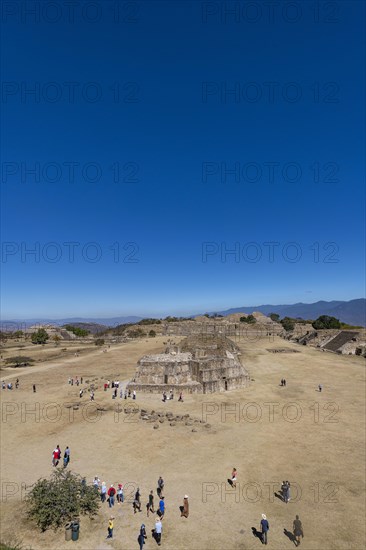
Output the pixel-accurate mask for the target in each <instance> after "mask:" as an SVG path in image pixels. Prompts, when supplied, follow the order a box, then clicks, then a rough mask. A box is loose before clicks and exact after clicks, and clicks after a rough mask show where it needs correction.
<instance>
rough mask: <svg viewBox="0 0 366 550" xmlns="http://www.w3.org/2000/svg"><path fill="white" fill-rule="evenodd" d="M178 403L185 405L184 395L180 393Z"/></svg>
mask: <svg viewBox="0 0 366 550" xmlns="http://www.w3.org/2000/svg"><path fill="white" fill-rule="evenodd" d="M178 401H181V402H182V403H183V393H182V392H180V394H179V399H178Z"/></svg>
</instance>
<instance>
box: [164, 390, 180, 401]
mask: <svg viewBox="0 0 366 550" xmlns="http://www.w3.org/2000/svg"><path fill="white" fill-rule="evenodd" d="M172 399H174V392H173V390H170V391H169V395H168V394H167V392H166V391H163V398H162V401H163V403H165V401H168V400H172ZM178 401H180V402H183V392H180V393H179V397H178Z"/></svg>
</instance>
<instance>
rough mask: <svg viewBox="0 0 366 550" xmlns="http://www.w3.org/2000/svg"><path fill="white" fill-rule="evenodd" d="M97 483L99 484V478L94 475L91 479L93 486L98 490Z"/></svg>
mask: <svg viewBox="0 0 366 550" xmlns="http://www.w3.org/2000/svg"><path fill="white" fill-rule="evenodd" d="M99 485H100V479H99V478H98V476H95V478H94V479H93V487H94V488H95V489H96V490H97V491H99Z"/></svg>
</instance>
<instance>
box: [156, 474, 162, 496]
mask: <svg viewBox="0 0 366 550" xmlns="http://www.w3.org/2000/svg"><path fill="white" fill-rule="evenodd" d="M163 490H164V480H163V478H162V477H161V476H160V477H159V479H158V488H157V490H156V492H157V493H158V496H159V497H160V496H161V495H162V493H163Z"/></svg>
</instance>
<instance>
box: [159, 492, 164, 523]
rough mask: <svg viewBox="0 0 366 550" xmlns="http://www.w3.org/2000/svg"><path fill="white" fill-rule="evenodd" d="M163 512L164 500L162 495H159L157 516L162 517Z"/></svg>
mask: <svg viewBox="0 0 366 550" xmlns="http://www.w3.org/2000/svg"><path fill="white" fill-rule="evenodd" d="M164 514H165V502H164V497H161V499H160V501H159V510H158V516H159V517H160V518H161V519H163V517H164Z"/></svg>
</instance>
